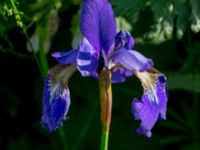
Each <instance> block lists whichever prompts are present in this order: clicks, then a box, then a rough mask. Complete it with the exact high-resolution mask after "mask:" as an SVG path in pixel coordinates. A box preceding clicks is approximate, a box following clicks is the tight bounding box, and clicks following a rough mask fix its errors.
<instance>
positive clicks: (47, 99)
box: [41, 65, 75, 132]
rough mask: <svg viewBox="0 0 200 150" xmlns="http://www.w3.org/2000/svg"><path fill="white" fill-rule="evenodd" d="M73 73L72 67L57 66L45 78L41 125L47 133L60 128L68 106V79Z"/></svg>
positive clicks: (73, 68)
mask: <svg viewBox="0 0 200 150" xmlns="http://www.w3.org/2000/svg"><path fill="white" fill-rule="evenodd" d="M74 71H75V67H74V65H57V66H55V67H54V68H52V69H51V70H50V71H49V72H48V75H47V77H46V81H45V85H44V90H43V104H42V105H43V107H42V119H41V123H42V126H43V127H44V128H46V129H47V130H48V131H49V132H52V131H55V130H56V129H57V128H59V127H60V126H62V123H63V121H64V120H65V118H66V115H67V113H68V110H69V106H70V92H69V89H68V86H67V82H68V79H69V77H70V76H71V75H72V73H73V72H74Z"/></svg>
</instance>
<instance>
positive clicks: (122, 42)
mask: <svg viewBox="0 0 200 150" xmlns="http://www.w3.org/2000/svg"><path fill="white" fill-rule="evenodd" d="M134 45H135V40H134V39H133V37H132V36H131V34H130V33H129V32H128V31H125V30H121V31H120V32H119V33H117V35H116V36H115V49H122V48H125V49H127V50H130V49H132V48H133V46H134Z"/></svg>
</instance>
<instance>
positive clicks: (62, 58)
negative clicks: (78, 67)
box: [51, 50, 77, 64]
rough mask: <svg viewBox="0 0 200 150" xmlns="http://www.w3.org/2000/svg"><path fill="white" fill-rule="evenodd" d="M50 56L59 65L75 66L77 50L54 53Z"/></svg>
mask: <svg viewBox="0 0 200 150" xmlns="http://www.w3.org/2000/svg"><path fill="white" fill-rule="evenodd" d="M51 55H52V57H54V58H56V60H57V61H58V62H59V63H60V64H76V57H77V50H71V51H68V52H54V53H52V54H51Z"/></svg>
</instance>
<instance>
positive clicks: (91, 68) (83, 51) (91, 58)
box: [77, 38, 99, 76]
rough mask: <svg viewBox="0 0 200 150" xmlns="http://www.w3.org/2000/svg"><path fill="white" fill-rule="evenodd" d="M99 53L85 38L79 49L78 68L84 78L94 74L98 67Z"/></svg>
mask: <svg viewBox="0 0 200 150" xmlns="http://www.w3.org/2000/svg"><path fill="white" fill-rule="evenodd" d="M98 57H99V53H97V52H96V50H95V49H94V48H93V46H92V45H91V44H90V43H89V41H88V40H87V39H86V38H84V39H83V40H82V41H81V43H80V44H79V47H78V54H77V67H78V70H79V71H80V73H81V74H82V76H90V75H92V74H94V72H95V71H96V68H97V66H98Z"/></svg>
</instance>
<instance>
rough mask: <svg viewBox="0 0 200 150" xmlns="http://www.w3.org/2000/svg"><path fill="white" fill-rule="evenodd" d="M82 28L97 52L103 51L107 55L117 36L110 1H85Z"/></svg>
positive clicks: (81, 19) (81, 21)
mask: <svg viewBox="0 0 200 150" xmlns="http://www.w3.org/2000/svg"><path fill="white" fill-rule="evenodd" d="M80 28H81V31H82V33H83V35H84V36H85V37H86V38H87V39H88V41H89V42H90V43H91V44H92V46H93V47H94V49H95V50H96V51H98V52H99V51H100V49H102V50H104V52H105V53H107V52H108V50H109V49H110V47H111V45H112V43H113V40H114V37H115V34H116V22H115V17H114V14H113V11H112V7H111V5H110V3H109V2H108V0H83V5H82V12H81V18H80Z"/></svg>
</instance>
